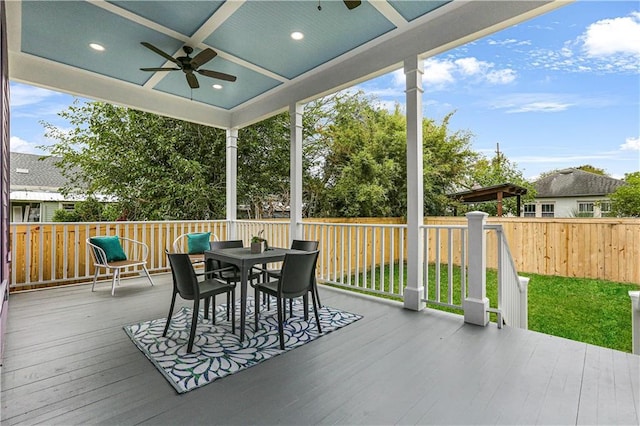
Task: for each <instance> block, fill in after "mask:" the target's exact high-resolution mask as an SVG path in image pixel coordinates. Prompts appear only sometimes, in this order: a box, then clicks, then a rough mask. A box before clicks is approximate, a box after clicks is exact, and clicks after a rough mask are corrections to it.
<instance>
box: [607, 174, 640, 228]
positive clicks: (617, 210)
mask: <svg viewBox="0 0 640 426" xmlns="http://www.w3.org/2000/svg"><path fill="white" fill-rule="evenodd" d="M624 180H625V182H627V185H622V186H619V187H618V188H617V189H616V190H615V191H614V192H613V194H611V212H612V213H613V214H615V215H616V216H630V217H640V172H633V173H626V174H625V175H624Z"/></svg>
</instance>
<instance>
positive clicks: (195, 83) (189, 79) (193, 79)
mask: <svg viewBox="0 0 640 426" xmlns="http://www.w3.org/2000/svg"><path fill="white" fill-rule="evenodd" d="M185 75H186V77H187V82H188V83H189V87H191V88H192V89H197V88H198V87H200V84H198V79H197V78H196V76H195V75H193V73H191V72H188V73H186V74H185Z"/></svg>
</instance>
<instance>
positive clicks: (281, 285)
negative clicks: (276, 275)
mask: <svg viewBox="0 0 640 426" xmlns="http://www.w3.org/2000/svg"><path fill="white" fill-rule="evenodd" d="M317 260H318V251H317V250H316V251H310V252H307V253H287V254H286V255H285V256H284V262H282V275H280V281H279V282H278V292H279V293H280V295H281V296H283V297H289V298H291V297H299V296H302V295H304V294H306V293H307V292H308V291H309V290H311V289H312V287H313V279H314V277H315V271H316V262H317Z"/></svg>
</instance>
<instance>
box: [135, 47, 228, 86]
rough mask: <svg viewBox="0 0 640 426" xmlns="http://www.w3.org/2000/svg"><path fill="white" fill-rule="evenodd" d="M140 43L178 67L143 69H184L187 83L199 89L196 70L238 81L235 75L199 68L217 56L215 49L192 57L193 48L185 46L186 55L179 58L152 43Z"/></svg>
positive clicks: (206, 74)
mask: <svg viewBox="0 0 640 426" xmlns="http://www.w3.org/2000/svg"><path fill="white" fill-rule="evenodd" d="M140 44H142V45H143V46H144V47H146V48H147V49H149V50H152V51H154V52H155V53H157V54H158V55H160V56H162V57H163V58H165V59H167V60H169V61H171V62H173V63H174V64H176V65H177V68H176V67H173V68H140V70H141V71H182V72H183V73H185V77H186V78H187V83H189V87H191V88H192V89H197V88H198V87H200V84H199V83H198V79H197V78H196V76H195V74H194V72H197V73H198V74H200V75H204V76H207V77H211V78H218V79H220V80H225V81H236V76H234V75H230V74H225V73H223V72H218V71H212V70H200V69H198V68H199V67H200V66H201V65H204V64H205V63H207V62H209V61H210V60H212V59H213V58H215V57H216V55H217V53H216V52H215V50H213V49H209V48H206V49H204V50H203V51H202V52H200V53H198V54H197V55H196V56H194V57H193V58H192V57H190V56H189V55H190V54H191V53H192V52H193V48H192V47H189V46H183V47H182V50H184V53H185V55H186V56H178V57H177V58H174V57H173V56H171V55H169V54H167V53H165V52H163V51H162V50H160V49H158V48H157V47H155V46H154V45H152V44H151V43H147V42H146V41H143V42H140Z"/></svg>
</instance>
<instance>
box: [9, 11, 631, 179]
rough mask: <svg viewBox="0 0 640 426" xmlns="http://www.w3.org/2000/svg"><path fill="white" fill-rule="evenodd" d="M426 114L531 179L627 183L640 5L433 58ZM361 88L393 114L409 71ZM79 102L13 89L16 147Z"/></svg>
mask: <svg viewBox="0 0 640 426" xmlns="http://www.w3.org/2000/svg"><path fill="white" fill-rule="evenodd" d="M423 85H424V89H425V93H424V97H423V106H424V115H425V117H428V118H433V119H435V120H437V121H440V120H441V119H442V118H443V117H444V116H445V115H446V114H448V113H451V112H454V111H455V113H454V115H453V118H452V120H451V121H450V125H449V128H450V130H451V131H457V130H460V131H469V132H471V133H472V134H473V135H474V136H473V138H472V147H473V149H474V150H476V151H478V152H481V153H483V154H484V155H486V156H493V155H494V154H495V150H496V145H497V144H499V145H500V151H501V152H502V153H503V154H504V155H506V156H507V158H508V159H509V160H510V161H512V162H515V163H516V164H517V166H518V168H519V169H520V170H521V171H522V173H523V175H524V176H525V177H526V178H535V177H536V176H538V175H539V174H540V173H542V172H545V171H550V170H553V169H559V168H564V167H577V166H580V165H583V164H591V165H593V166H595V167H599V168H602V169H604V170H605V171H606V172H607V173H608V174H609V175H611V176H613V177H617V178H622V177H623V176H624V174H625V173H629V172H635V171H640V3H639V2H638V1H588V0H583V1H578V2H576V3H572V4H570V5H568V6H565V7H562V8H560V9H558V10H555V11H552V12H549V13H547V14H545V15H543V16H541V17H538V18H535V19H533V20H529V21H527V22H524V23H521V24H519V25H517V26H515V27H513V28H509V29H507V30H503V31H501V32H498V33H495V34H492V35H490V36H487V37H485V38H483V39H480V40H478V41H475V42H473V43H470V44H467V45H465V46H462V47H460V48H457V49H455V50H452V51H449V52H446V53H443V54H441V55H438V56H436V57H433V58H430V59H428V60H426V61H425V73H424V79H423ZM358 88H360V89H363V90H364V91H365V92H366V93H367V94H369V95H372V96H375V97H376V98H377V99H378V100H379V101H380V102H381V103H382V104H383V105H385V106H388V107H389V108H393V106H394V105H395V104H396V103H399V104H400V105H401V106H402V104H403V103H404V75H403V73H402V71H401V70H398V71H396V72H393V73H390V74H387V75H385V76H382V77H379V78H377V79H374V80H370V81H368V82H366V83H362V84H360V85H359V86H358ZM72 101H73V97H71V96H68V95H65V94H61V93H56V92H52V91H49V90H45V89H40V88H36V87H32V86H27V85H23V84H16V83H12V84H11V150H12V151H18V152H31V153H42V151H41V150H39V149H38V148H37V146H38V145H43V144H44V145H47V144H49V143H50V141H47V140H46V139H45V138H44V129H43V127H42V125H41V124H40V121H41V120H44V121H47V122H50V123H52V124H54V125H56V126H59V127H61V128H65V127H68V124H67V123H65V122H64V121H62V120H60V119H59V118H58V117H57V115H56V114H57V113H58V112H59V111H61V110H64V109H66V107H67V106H69V105H70V104H71V103H72Z"/></svg>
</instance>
